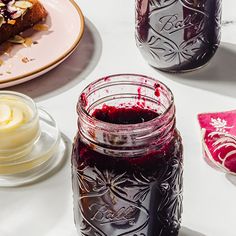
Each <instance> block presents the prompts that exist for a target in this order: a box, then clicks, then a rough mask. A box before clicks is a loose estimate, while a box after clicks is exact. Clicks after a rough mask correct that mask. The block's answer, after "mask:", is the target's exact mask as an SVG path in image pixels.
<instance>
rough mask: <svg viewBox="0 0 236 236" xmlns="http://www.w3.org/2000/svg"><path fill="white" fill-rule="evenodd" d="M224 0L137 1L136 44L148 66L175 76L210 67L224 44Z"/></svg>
mask: <svg viewBox="0 0 236 236" xmlns="http://www.w3.org/2000/svg"><path fill="white" fill-rule="evenodd" d="M220 26H221V0H165V1H160V0H136V39H137V40H136V42H137V45H138V47H139V49H140V51H141V53H142V55H143V56H144V58H145V59H146V60H147V61H148V63H149V64H150V65H152V66H154V67H156V68H158V69H161V70H165V71H170V72H175V71H184V70H185V71H186V70H193V69H195V68H198V67H201V66H203V65H204V64H206V63H207V62H208V61H209V60H210V59H211V58H212V56H213V55H214V54H215V52H216V50H217V48H218V46H219V43H220Z"/></svg>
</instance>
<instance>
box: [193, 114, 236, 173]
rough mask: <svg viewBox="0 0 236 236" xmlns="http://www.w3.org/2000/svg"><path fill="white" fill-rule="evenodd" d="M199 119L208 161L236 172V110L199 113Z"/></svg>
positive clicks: (220, 167) (230, 171)
mask: <svg viewBox="0 0 236 236" xmlns="http://www.w3.org/2000/svg"><path fill="white" fill-rule="evenodd" d="M198 121H199V123H200V126H201V130H202V136H203V139H202V142H203V151H204V158H205V160H206V161H207V163H208V164H210V165H211V166H212V167H214V168H217V169H220V170H222V171H224V172H227V173H232V174H236V110H233V111H227V112H218V113H205V114H199V115H198Z"/></svg>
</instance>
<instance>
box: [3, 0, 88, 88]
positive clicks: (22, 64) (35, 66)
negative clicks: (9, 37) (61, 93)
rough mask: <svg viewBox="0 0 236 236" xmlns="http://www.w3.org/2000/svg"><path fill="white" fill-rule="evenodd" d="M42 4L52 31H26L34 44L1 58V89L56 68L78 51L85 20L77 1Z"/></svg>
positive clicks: (15, 48) (54, 0) (44, 0)
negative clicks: (76, 49)
mask: <svg viewBox="0 0 236 236" xmlns="http://www.w3.org/2000/svg"><path fill="white" fill-rule="evenodd" d="M40 1H41V2H42V4H43V5H44V6H45V8H46V9H47V11H48V14H49V15H48V17H47V19H46V25H47V26H48V27H49V29H48V30H47V31H35V30H32V29H30V30H28V31H26V32H24V36H29V37H30V38H31V39H32V40H33V42H34V44H32V45H31V46H30V47H24V46H23V45H14V46H13V47H12V49H11V50H10V53H9V55H6V54H5V55H2V56H0V59H1V62H2V61H3V64H2V65H1V66H0V88H5V87H8V86H12V85H16V84H19V83H23V82H26V81H28V80H31V79H33V78H36V77H38V76H40V75H42V74H44V73H46V72H48V71H49V70H51V69H53V68H54V67H56V66H57V65H59V64H60V63H61V62H62V61H64V60H65V59H66V58H67V57H68V56H69V55H70V54H71V53H72V52H73V51H74V50H75V48H76V46H77V45H78V43H79V41H80V39H81V37H82V34H83V31H84V18H83V14H82V12H81V10H80V8H79V6H78V5H77V4H76V3H75V2H74V0H40ZM55 79H56V78H55ZM57 79H58V78H57Z"/></svg>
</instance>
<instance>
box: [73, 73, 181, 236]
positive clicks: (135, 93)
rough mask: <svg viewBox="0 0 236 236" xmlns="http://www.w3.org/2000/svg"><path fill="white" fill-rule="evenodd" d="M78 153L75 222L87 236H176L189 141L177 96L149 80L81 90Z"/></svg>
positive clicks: (131, 78) (120, 79) (115, 80)
mask: <svg viewBox="0 0 236 236" xmlns="http://www.w3.org/2000/svg"><path fill="white" fill-rule="evenodd" d="M77 112H78V133H77V135H76V137H75V140H74V144H73V152H72V182H73V198H74V216H75V224H76V227H77V230H78V231H79V232H81V234H82V235H83V236H85V235H89V236H157V235H158V236H177V235H178V231H179V228H180V223H181V214H182V187H183V183H182V174H183V159H182V153H183V150H182V141H181V137H180V134H179V132H178V131H177V129H176V127H175V106H174V101H173V95H172V93H171V91H170V90H169V89H168V88H167V87H166V86H165V85H164V84H162V83H161V82H159V81H157V80H155V79H152V78H149V77H146V76H142V75H129V74H121V75H113V76H109V77H106V78H102V79H100V80H98V81H96V82H94V83H92V84H90V85H89V86H88V87H87V88H85V89H84V91H83V92H82V94H81V96H80V98H79V101H78V105H77Z"/></svg>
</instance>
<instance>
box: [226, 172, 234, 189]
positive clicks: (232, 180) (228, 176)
mask: <svg viewBox="0 0 236 236" xmlns="http://www.w3.org/2000/svg"><path fill="white" fill-rule="evenodd" d="M225 177H226V179H227V180H228V181H229V182H230V183H231V184H233V185H234V186H236V175H231V174H225Z"/></svg>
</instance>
